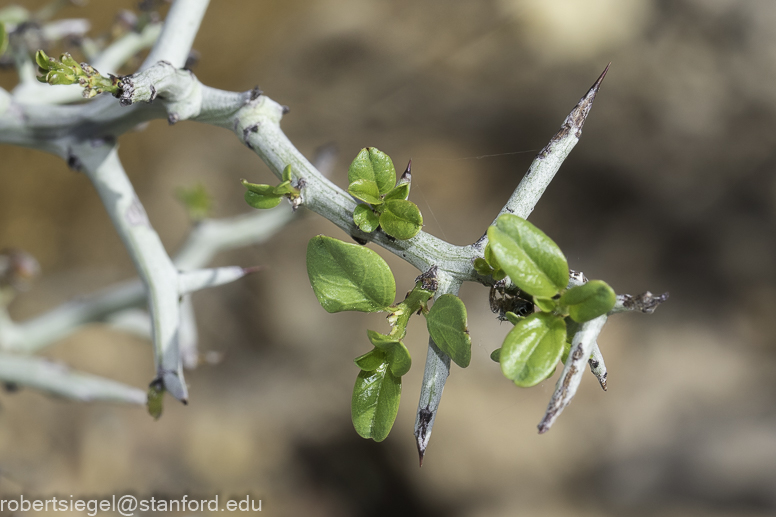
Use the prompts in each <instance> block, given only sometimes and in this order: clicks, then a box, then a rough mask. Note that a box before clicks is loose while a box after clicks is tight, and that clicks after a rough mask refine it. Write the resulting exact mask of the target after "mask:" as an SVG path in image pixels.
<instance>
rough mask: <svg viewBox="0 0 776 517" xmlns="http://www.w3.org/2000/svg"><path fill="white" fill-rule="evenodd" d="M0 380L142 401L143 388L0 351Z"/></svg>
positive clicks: (89, 397)
mask: <svg viewBox="0 0 776 517" xmlns="http://www.w3.org/2000/svg"><path fill="white" fill-rule="evenodd" d="M0 381H2V382H3V383H10V384H19V385H24V386H27V387H30V388H34V389H37V390H41V391H44V392H46V393H50V394H52V395H57V396H60V397H66V398H70V399H75V400H81V401H83V402H91V401H104V402H124V403H128V404H141V405H142V404H145V402H146V394H145V391H143V390H140V389H137V388H133V387H131V386H127V385H125V384H121V383H119V382H116V381H112V380H110V379H104V378H102V377H98V376H96V375H89V374H86V373H79V372H74V371H72V370H70V369H68V368H67V367H66V366H63V365H61V364H57V363H53V362H51V361H48V360H46V359H42V358H38V357H28V356H18V355H13V354H6V353H0Z"/></svg>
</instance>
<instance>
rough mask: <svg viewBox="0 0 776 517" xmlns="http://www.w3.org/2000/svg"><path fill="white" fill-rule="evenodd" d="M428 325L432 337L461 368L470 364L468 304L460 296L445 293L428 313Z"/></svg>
mask: <svg viewBox="0 0 776 517" xmlns="http://www.w3.org/2000/svg"><path fill="white" fill-rule="evenodd" d="M426 325H427V326H428V333H429V334H430V335H431V339H433V340H434V343H436V345H437V346H438V347H439V349H440V350H442V351H443V352H444V353H446V354H447V355H449V356H450V358H451V359H452V360H453V361H455V364H457V365H458V366H460V367H461V368H466V367H467V366H469V362H470V361H471V358H472V340H471V338H470V337H469V330H468V329H467V328H466V306H465V305H464V304H463V302H462V301H461V299H460V298H458V297H457V296H455V295H452V294H443V295H442V296H440V297H439V298H437V300H436V301H435V302H434V305H432V306H431V310H430V311H428V314H426Z"/></svg>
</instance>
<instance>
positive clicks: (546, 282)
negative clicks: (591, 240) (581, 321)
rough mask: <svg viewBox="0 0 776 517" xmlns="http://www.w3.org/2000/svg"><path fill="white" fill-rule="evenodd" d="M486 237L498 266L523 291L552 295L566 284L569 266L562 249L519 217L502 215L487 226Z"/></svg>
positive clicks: (549, 296) (543, 295) (548, 296)
mask: <svg viewBox="0 0 776 517" xmlns="http://www.w3.org/2000/svg"><path fill="white" fill-rule="evenodd" d="M488 239H489V240H490V242H489V243H488V244H489V246H490V248H491V250H492V252H493V255H494V256H495V257H496V260H498V263H499V265H500V266H501V269H503V270H504V271H506V274H507V275H509V278H511V279H512V282H514V283H515V285H517V286H518V287H519V288H520V289H522V290H523V291H525V292H526V293H528V294H531V295H533V296H539V297H542V298H552V297H553V296H555V295H556V294H558V292H559V291H560V290H561V289H564V288H565V287H566V286H567V285H568V282H569V266H568V263H567V262H566V257H564V256H563V252H562V251H561V250H560V248H558V245H557V244H555V243H554V242H553V241H552V239H550V238H549V237H547V236H546V235H545V234H544V233H543V232H542V231H541V230H539V229H538V228H537V227H535V226H534V225H532V224H531V223H529V222H528V221H526V220H525V219H523V218H522V217H518V216H516V215H512V214H504V215H502V216H501V217H499V218H498V221H496V224H495V225H494V226H491V227H490V228H488ZM491 265H492V264H491Z"/></svg>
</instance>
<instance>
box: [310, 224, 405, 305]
mask: <svg viewBox="0 0 776 517" xmlns="http://www.w3.org/2000/svg"><path fill="white" fill-rule="evenodd" d="M307 274H308V275H309V277H310V284H311V285H312V287H313V291H315V296H316V297H317V298H318V301H319V302H320V304H321V305H322V306H323V308H324V309H326V311H327V312H340V311H361V312H378V311H382V310H385V308H386V307H388V306H389V305H391V304H392V303H393V300H394V298H395V297H396V282H395V280H394V279H393V274H392V273H391V269H390V268H389V267H388V264H386V263H385V261H384V260H383V259H382V258H380V255H378V254H377V253H375V252H374V251H372V250H370V249H369V248H365V247H363V246H359V245H357V244H347V243H344V242H342V241H339V240H337V239H332V238H331V237H325V236H323V235H319V236H317V237H313V238H312V239H310V242H309V243H308V244H307Z"/></svg>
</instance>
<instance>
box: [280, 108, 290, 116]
mask: <svg viewBox="0 0 776 517" xmlns="http://www.w3.org/2000/svg"><path fill="white" fill-rule="evenodd" d="M281 108H282V109H283V115H288V113H289V112H290V111H291V108H289V107H288V106H281Z"/></svg>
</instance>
